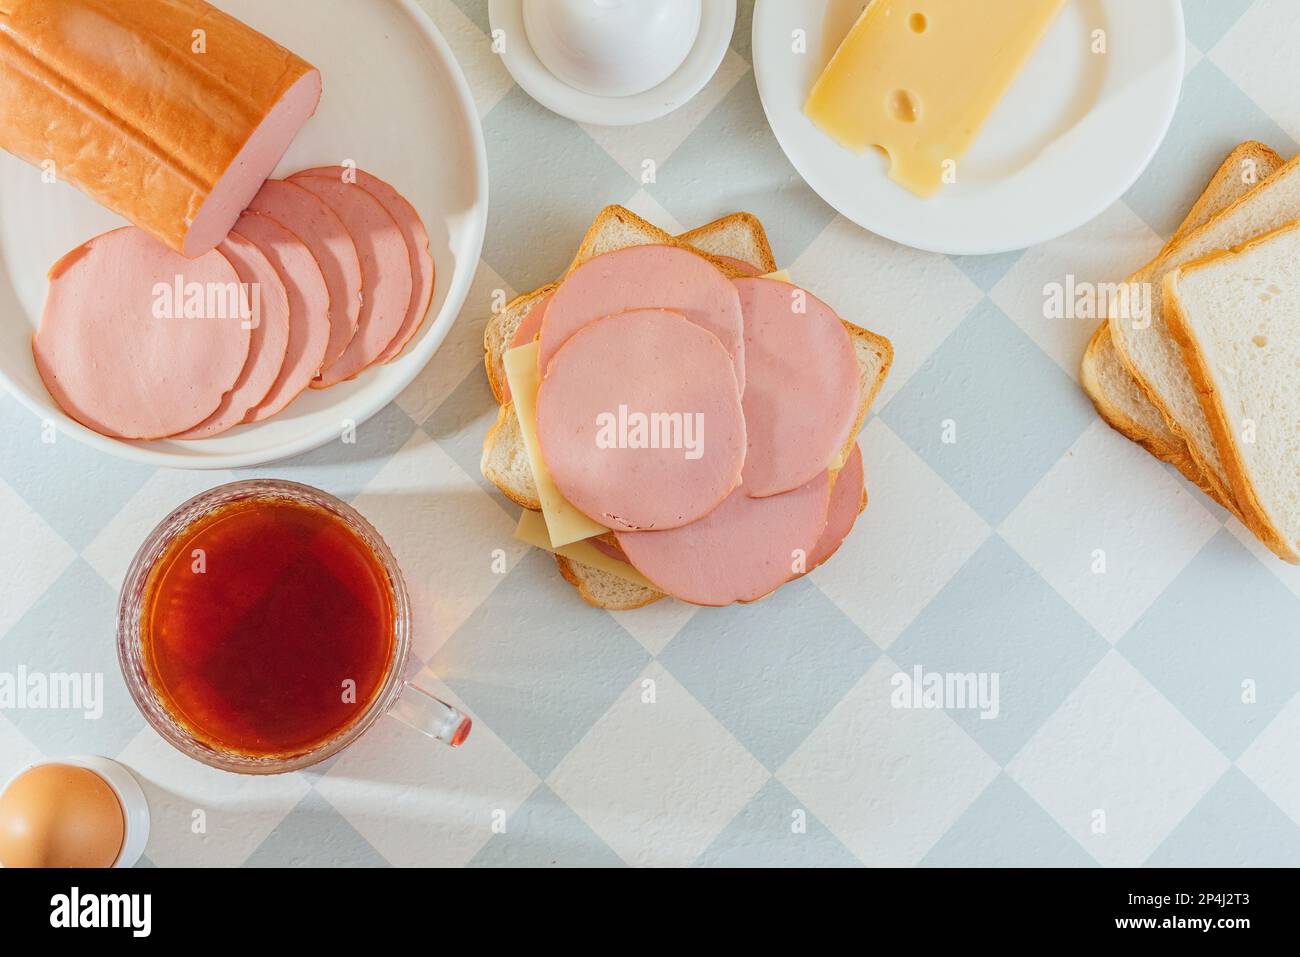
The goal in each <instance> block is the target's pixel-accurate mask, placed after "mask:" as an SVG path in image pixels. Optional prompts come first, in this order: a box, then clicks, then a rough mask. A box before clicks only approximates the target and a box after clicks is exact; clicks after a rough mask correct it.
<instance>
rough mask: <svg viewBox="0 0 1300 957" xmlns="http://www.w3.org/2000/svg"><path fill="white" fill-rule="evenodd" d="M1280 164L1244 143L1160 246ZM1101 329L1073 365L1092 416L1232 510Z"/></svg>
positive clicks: (1103, 326) (1270, 154) (1205, 218)
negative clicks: (1076, 365)
mask: <svg viewBox="0 0 1300 957" xmlns="http://www.w3.org/2000/svg"><path fill="white" fill-rule="evenodd" d="M1282 163H1283V160H1282V157H1281V156H1279V155H1278V154H1277V153H1275V152H1274V151H1273V150H1271V149H1269V148H1268V147H1267V146H1265V145H1264V144H1263V143H1257V142H1254V141H1247V142H1245V143H1242V144H1241V145H1239V146H1238V147H1237V148H1236V149H1234V150H1233V151H1232V152H1231V153H1229V154H1228V156H1227V158H1226V159H1225V160H1224V161H1223V163H1222V164H1221V165H1220V166H1219V168H1218V170H1216V171H1215V173H1214V175H1213V176H1212V177H1211V178H1210V182H1209V183H1208V184H1207V185H1206V187H1205V190H1204V191H1203V192H1202V193H1201V196H1200V198H1199V199H1197V201H1196V203H1195V204H1194V205H1193V206H1192V208H1191V211H1190V212H1188V214H1187V218H1186V219H1184V220H1183V222H1182V224H1181V225H1180V226H1179V227H1178V229H1177V230H1176V231H1175V232H1174V234H1173V236H1172V237H1170V239H1169V242H1168V243H1166V244H1165V249H1169V248H1170V247H1171V246H1173V245H1174V244H1175V243H1177V242H1178V241H1179V240H1180V239H1181V238H1182V237H1184V236H1186V235H1187V234H1188V233H1189V232H1191V231H1192V230H1193V229H1196V228H1197V227H1199V226H1201V225H1203V224H1204V223H1205V222H1207V221H1208V220H1209V219H1210V218H1212V217H1213V216H1214V215H1216V214H1217V213H1219V212H1220V211H1221V210H1223V209H1225V208H1227V207H1228V206H1229V205H1231V204H1232V203H1233V202H1235V201H1236V200H1237V199H1239V198H1240V197H1241V196H1242V195H1244V194H1245V193H1247V192H1249V191H1250V190H1252V189H1254V188H1255V186H1256V185H1258V183H1259V182H1260V181H1261V180H1263V179H1266V178H1267V177H1269V176H1271V175H1272V174H1273V173H1274V172H1275V171H1276V170H1277V169H1278V168H1279V167H1280V166H1282ZM1107 325H1108V324H1107V323H1106V322H1103V323H1102V324H1101V325H1100V326H1098V328H1097V332H1096V333H1095V334H1094V335H1093V337H1092V340H1091V341H1090V342H1089V343H1088V348H1087V351H1086V352H1084V354H1083V360H1082V361H1081V362H1080V364H1079V381H1080V384H1081V385H1082V386H1083V388H1084V391H1085V392H1087V394H1088V397H1089V398H1091V399H1092V403H1093V405H1095V406H1096V407H1097V412H1098V414H1099V415H1101V417H1102V419H1104V420H1105V421H1106V422H1107V423H1108V424H1109V425H1110V426H1111V427H1112V428H1113V429H1115V430H1116V431H1117V432H1119V433H1120V434H1122V435H1124V436H1125V437H1127V438H1129V439H1131V440H1132V441H1134V442H1136V443H1138V444H1139V445H1141V446H1142V447H1143V448H1144V449H1146V450H1147V451H1148V452H1150V453H1151V454H1152V455H1154V456H1155V457H1156V458H1158V459H1160V460H1162V461H1165V462H1168V463H1170V464H1171V465H1173V466H1174V467H1175V468H1177V469H1178V471H1180V472H1181V473H1182V474H1183V475H1184V476H1186V477H1187V479H1188V480H1189V481H1191V482H1193V483H1194V484H1196V485H1197V486H1198V487H1200V488H1201V490H1202V491H1204V492H1205V493H1206V494H1207V495H1209V496H1210V497H1211V498H1214V499H1215V500H1216V501H1218V502H1219V504H1220V505H1222V506H1223V507H1225V508H1227V509H1228V510H1229V511H1233V510H1234V509H1233V505H1232V503H1231V501H1229V500H1227V499H1223V498H1221V497H1220V496H1219V494H1218V490H1217V489H1216V488H1215V487H1214V486H1213V485H1212V484H1211V483H1210V482H1208V481H1207V480H1206V479H1205V474H1204V472H1202V471H1201V468H1200V466H1198V465H1197V464H1196V460H1195V459H1193V458H1192V454H1191V452H1190V451H1189V450H1188V448H1187V443H1186V442H1184V441H1183V440H1182V439H1181V438H1179V437H1178V435H1177V434H1175V433H1174V432H1173V431H1172V430H1170V428H1169V426H1168V424H1166V422H1165V419H1164V416H1163V415H1161V414H1160V410H1159V409H1157V408H1156V407H1155V406H1154V405H1152V404H1151V400H1150V399H1148V398H1147V396H1146V393H1145V392H1143V391H1142V388H1141V386H1139V385H1138V384H1137V380H1135V379H1134V378H1133V376H1132V375H1130V374H1129V371H1128V369H1127V368H1125V366H1124V364H1123V363H1122V362H1121V361H1120V358H1119V355H1118V353H1116V351H1115V346H1114V344H1113V343H1112V342H1111V338H1110V330H1109V329H1108V328H1107Z"/></svg>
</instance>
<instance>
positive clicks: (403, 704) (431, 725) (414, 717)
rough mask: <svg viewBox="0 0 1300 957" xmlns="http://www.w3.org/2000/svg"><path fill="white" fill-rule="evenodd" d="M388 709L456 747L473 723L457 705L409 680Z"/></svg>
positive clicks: (397, 717)
mask: <svg viewBox="0 0 1300 957" xmlns="http://www.w3.org/2000/svg"><path fill="white" fill-rule="evenodd" d="M388 713H389V714H391V715H392V716H393V717H394V718H396V719H397V720H398V721H400V722H402V723H403V724H406V725H409V726H410V727H412V728H414V729H415V730H416V731H419V732H421V733H422V734H427V735H428V736H429V737H431V738H437V739H438V740H439V741H441V742H443V743H444V744H446V745H447V746H449V747H453V748H459V747H460V746H461V745H462V744H463V743H464V742H465V739H466V738H468V737H469V729H470V728H471V727H472V726H473V722H472V721H471V720H470V719H469V717H468V716H467V715H465V714H463V713H462V712H461V711H460V710H459V709H458V708H453V707H452V706H451V705H449V704H447V702H445V701H443V700H442V699H440V698H435V697H434V696H433V695H431V694H429V692H427V691H425V690H424V689H423V688H421V687H419V686H417V685H414V684H412V683H411V682H409V681H408V682H406V690H405V691H404V692H403V693H402V696H401V697H400V698H398V699H397V703H396V704H395V705H393V707H392V709H391V710H390V711H389V712H388Z"/></svg>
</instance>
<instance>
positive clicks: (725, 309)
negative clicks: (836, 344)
mask: <svg viewBox="0 0 1300 957" xmlns="http://www.w3.org/2000/svg"><path fill="white" fill-rule="evenodd" d="M628 309H671V310H672V311H673V312H676V313H680V314H681V315H683V316H685V317H686V318H687V319H689V320H690V321H691V322H693V323H695V324H696V325H697V326H700V327H701V328H703V329H707V330H708V331H709V332H711V333H713V334H714V335H715V336H717V337H718V341H719V342H721V343H722V346H723V348H724V349H726V351H727V355H729V356H730V357H731V360H732V362H733V364H734V365H735V367H736V382H737V383H738V384H739V386H740V391H741V392H742V393H743V392H744V391H745V344H744V341H743V334H744V327H743V325H742V322H741V315H740V299H739V297H738V296H737V295H736V287H735V286H733V285H732V284H731V281H730V280H728V279H727V278H726V277H725V276H724V275H722V273H720V272H719V271H718V269H717V267H716V266H714V265H713V264H712V263H711V262H709V261H708V260H707V259H705V258H704V257H703V256H698V255H696V254H695V253H692V252H689V251H687V250H685V249H678V248H677V247H675V246H632V247H629V248H627V249H619V250H616V251H614V252H612V253H605V254H603V255H601V256H596V257H594V258H592V259H589V260H587V261H586V262H585V263H583V264H582V265H581V266H579V267H578V268H577V269H575V270H573V272H571V273H569V275H568V276H566V277H565V279H564V281H563V282H562V283H560V287H559V288H558V289H557V290H555V294H554V295H553V296H552V297H551V301H550V304H549V305H548V306H547V308H546V317H545V321H544V322H543V323H542V327H541V334H542V335H541V347H540V351H539V352H538V356H537V364H538V368H539V369H540V370H541V371H542V372H543V374H545V372H546V368H547V366H549V365H550V362H551V360H552V359H553V358H555V354H556V353H557V352H559V350H560V347H561V346H563V345H564V343H565V342H567V341H568V340H569V338H570V337H571V336H572V335H573V334H574V333H576V332H577V331H578V330H579V329H581V328H582V327H583V326H585V325H587V324H588V323H590V322H594V321H595V320H597V319H600V318H602V317H604V316H611V315H613V314H614V313H617V312H624V311H626V310H628Z"/></svg>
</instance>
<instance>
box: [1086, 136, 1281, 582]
mask: <svg viewBox="0 0 1300 957" xmlns="http://www.w3.org/2000/svg"><path fill="white" fill-rule="evenodd" d="M1127 283H1128V284H1129V288H1130V289H1138V288H1141V289H1142V290H1143V293H1142V294H1141V295H1138V296H1128V297H1116V301H1115V302H1112V303H1111V305H1110V308H1109V311H1108V313H1107V316H1108V317H1107V320H1106V322H1104V323H1103V324H1102V326H1101V327H1100V328H1099V329H1098V330H1097V333H1096V334H1095V335H1094V336H1093V338H1092V341H1091V343H1090V344H1089V346H1088V350H1087V352H1086V353H1085V354H1084V357H1083V362H1082V366H1081V370H1080V373H1081V375H1080V380H1081V382H1082V383H1083V387H1084V389H1085V390H1086V391H1087V393H1088V395H1089V396H1090V397H1091V398H1092V400H1093V403H1094V404H1095V405H1096V407H1097V410H1098V411H1099V412H1100V413H1101V415H1102V417H1103V418H1104V419H1105V420H1106V421H1107V422H1108V423H1110V424H1111V425H1112V426H1113V427H1114V428H1115V429H1117V430H1118V431H1120V432H1121V433H1123V434H1124V435H1126V436H1127V437H1129V438H1130V439H1132V440H1133V441H1135V442H1138V443H1139V444H1141V445H1142V446H1143V447H1144V448H1145V449H1147V451H1149V452H1150V453H1151V454H1153V455H1155V456H1156V457H1158V458H1160V459H1162V460H1163V461H1166V462H1169V463H1170V464H1172V465H1174V466H1175V467H1176V468H1177V469H1178V470H1179V471H1180V472H1182V473H1183V475H1185V476H1186V477H1187V478H1188V479H1190V480H1191V481H1192V482H1194V483H1195V484H1196V485H1197V486H1199V487H1200V488H1201V489H1202V490H1204V491H1205V493H1206V494H1208V495H1210V496H1211V497H1212V498H1213V499H1214V500H1215V501H1217V502H1218V503H1219V504H1221V505H1222V506H1223V507H1224V508H1226V509H1228V510H1229V511H1230V512H1231V513H1232V514H1233V515H1235V516H1236V517H1237V518H1238V519H1240V520H1241V522H1242V523H1243V524H1244V525H1245V526H1246V527H1247V528H1249V529H1250V530H1251V532H1252V533H1254V535H1255V536H1256V537H1257V538H1259V540H1260V541H1261V542H1263V544H1264V545H1266V546H1267V547H1268V548H1269V549H1270V550H1271V551H1273V552H1274V553H1275V554H1277V555H1278V556H1279V557H1280V558H1282V559H1284V560H1286V561H1288V562H1293V563H1297V562H1300V157H1297V158H1296V159H1293V160H1291V161H1290V162H1285V163H1284V162H1283V160H1282V158H1281V157H1280V156H1278V155H1277V153H1275V152H1273V150H1271V149H1269V148H1268V147H1266V146H1264V145H1262V144H1260V143H1255V142H1247V143H1242V144H1241V145H1240V146H1238V147H1237V148H1236V149H1235V150H1233V151H1232V153H1231V154H1229V156H1228V158H1227V159H1226V160H1225V161H1224V162H1223V165H1222V166H1220V167H1219V170H1218V171H1217V172H1216V173H1215V175H1214V177H1213V178H1212V179H1211V180H1210V183H1209V185H1208V187H1207V188H1206V190H1205V192H1204V194H1203V195H1202V196H1201V197H1200V199H1199V200H1198V201H1197V203H1196V204H1195V205H1194V206H1193V207H1192V210H1191V212H1190V213H1189V214H1188V216H1187V219H1186V220H1185V221H1184V223H1183V224H1182V226H1181V227H1179V229H1178V231H1177V232H1176V233H1175V234H1174V236H1173V237H1172V238H1171V239H1170V240H1169V242H1168V244H1167V245H1166V246H1165V247H1164V249H1162V250H1161V251H1160V253H1159V254H1158V255H1157V256H1156V257H1155V259H1153V260H1152V261H1151V262H1149V263H1147V264H1146V265H1145V266H1143V267H1142V268H1141V269H1139V270H1138V271H1137V272H1136V273H1134V274H1133V275H1132V276H1130V277H1129V278H1128V280H1127ZM1134 303H1140V304H1141V305H1140V307H1134Z"/></svg>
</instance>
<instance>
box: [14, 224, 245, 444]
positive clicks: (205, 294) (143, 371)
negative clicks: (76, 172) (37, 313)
mask: <svg viewBox="0 0 1300 957" xmlns="http://www.w3.org/2000/svg"><path fill="white" fill-rule="evenodd" d="M49 279H50V289H49V294H48V296H47V297H46V300H45V312H44V315H43V316H42V318H41V328H40V330H39V331H38V332H37V333H36V337H35V338H34V339H33V341H32V352H33V354H34V357H35V359H36V368H37V370H38V371H39V372H40V376H41V379H42V380H43V381H44V382H45V387H46V388H47V389H49V391H50V395H51V396H53V398H54V400H55V401H56V402H57V403H58V404H59V406H60V408H62V409H63V411H65V412H66V413H67V414H68V415H70V416H71V417H72V418H74V419H76V420H77V421H78V422H80V423H81V424H82V425H85V426H86V427H87V428H91V429H94V430H95V431H96V432H99V433H101V434H103V435H108V436H112V437H114V438H120V439H158V438H163V437H164V436H168V435H175V434H176V433H177V432H183V431H185V430H186V429H188V428H191V427H192V426H195V425H197V424H198V423H200V422H202V421H203V420H204V419H206V418H207V417H208V416H209V415H211V414H212V413H213V412H214V411H216V408H217V406H218V405H220V403H221V398H222V396H224V395H225V394H226V393H227V392H229V391H230V390H231V389H232V388H233V387H234V385H235V382H236V380H237V379H238V378H239V374H240V372H242V371H243V368H244V363H245V361H246V360H247V358H248V344H249V338H250V336H249V330H248V329H247V328H245V324H244V319H243V314H244V312H245V311H246V307H245V304H244V293H243V289H242V287H240V285H239V275H238V274H237V273H236V272H235V268H234V267H233V266H232V265H231V264H230V262H229V260H227V259H226V257H225V256H223V255H221V253H219V252H217V251H216V250H212V251H210V252H207V253H204V254H203V255H202V256H199V257H198V258H197V259H185V258H183V257H182V256H180V255H179V254H178V253H175V252H173V251H172V250H170V249H168V248H167V247H166V246H164V245H163V244H162V243H160V242H158V241H157V240H156V239H154V238H152V237H151V236H149V235H148V234H147V233H145V232H144V231H142V230H140V229H136V228H134V227H126V228H124V229H116V230H114V231H112V232H110V233H105V234H104V235H102V236H97V237H95V238H94V239H92V240H91V241H90V242H88V243H86V244H85V245H84V246H81V247H80V248H78V249H75V250H73V251H72V252H70V253H68V254H67V255H66V256H64V257H63V258H62V259H60V260H59V261H58V262H57V263H55V265H54V267H53V268H52V269H51V270H50V275H49Z"/></svg>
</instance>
